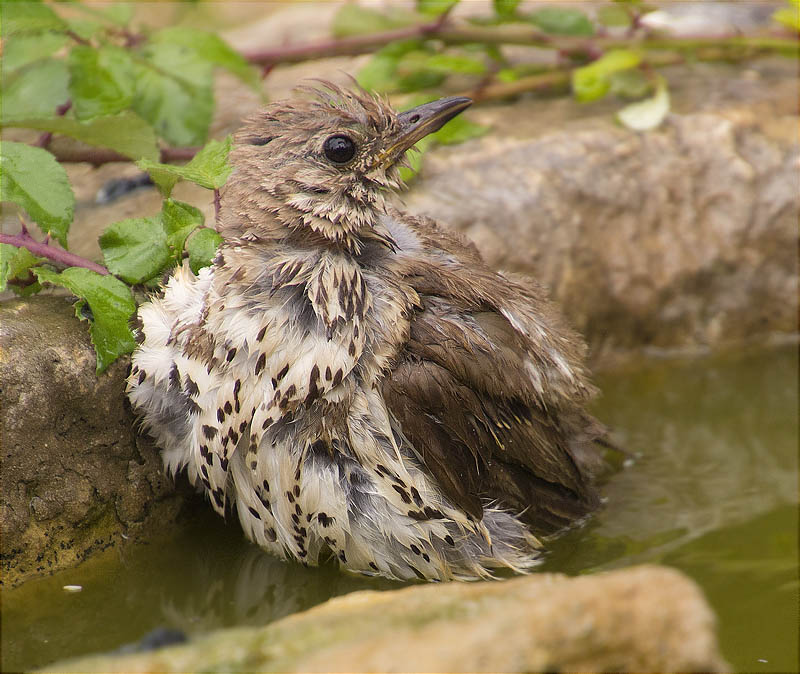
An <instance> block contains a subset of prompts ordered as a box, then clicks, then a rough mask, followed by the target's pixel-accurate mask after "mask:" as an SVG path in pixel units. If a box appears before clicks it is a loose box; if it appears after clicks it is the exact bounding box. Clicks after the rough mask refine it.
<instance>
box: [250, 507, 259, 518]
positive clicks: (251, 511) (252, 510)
mask: <svg viewBox="0 0 800 674" xmlns="http://www.w3.org/2000/svg"><path fill="white" fill-rule="evenodd" d="M247 509H248V510H249V511H250V514H251V515H252V516H253V517H255V518H256V519H257V520H260V519H261V515H259V514H258V510H256V509H255V508H253V507H248V508H247Z"/></svg>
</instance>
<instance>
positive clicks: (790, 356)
mask: <svg viewBox="0 0 800 674" xmlns="http://www.w3.org/2000/svg"><path fill="white" fill-rule="evenodd" d="M797 376H798V359H797V350H796V348H790V349H781V350H778V351H770V352H767V353H754V354H743V355H737V356H726V357H716V358H713V359H704V360H685V361H661V362H657V363H652V362H650V363H647V364H644V365H640V366H639V367H637V368H636V369H631V370H630V371H626V372H616V373H614V374H607V375H604V376H601V377H598V383H599V384H600V386H601V387H602V389H603V390H604V396H603V398H602V399H601V400H600V401H599V403H598V404H597V405H596V412H597V414H598V415H599V416H600V417H601V418H602V419H603V420H605V421H606V422H607V423H609V424H611V425H613V426H614V427H615V428H616V429H618V433H619V437H620V439H621V441H622V442H623V443H624V445H625V446H626V447H628V448H630V449H632V450H634V451H636V452H637V453H638V454H639V455H640V456H639V458H638V459H637V460H636V461H635V463H633V465H632V466H629V467H628V468H626V469H624V470H622V471H621V472H619V473H617V474H615V475H614V476H613V477H612V478H611V479H610V480H609V481H608V484H607V485H606V487H605V490H604V491H605V494H606V496H607V504H606V506H605V508H604V510H602V511H601V512H600V513H599V514H598V515H597V516H596V517H594V518H593V519H592V520H591V522H590V523H589V524H588V525H586V526H585V527H583V528H581V529H579V530H575V531H571V532H569V533H568V534H566V535H564V536H562V537H561V538H559V539H558V540H556V541H555V542H554V543H553V546H552V552H551V553H550V555H549V556H548V559H547V561H546V562H545V564H544V565H543V566H542V567H541V568H542V570H545V571H563V572H566V573H570V574H583V573H589V572H592V571H596V570H602V569H610V568H615V567H623V566H627V565H631V564H638V563H642V562H658V563H662V564H667V565H669V566H673V567H675V568H678V569H680V570H682V571H684V572H686V573H687V574H688V575H689V576H691V577H692V578H694V579H695V580H696V581H697V582H698V583H699V584H700V586H701V587H702V588H703V590H704V592H705V593H706V596H707V597H708V599H709V601H710V602H711V604H712V606H713V607H714V609H715V610H716V612H717V615H718V617H719V635H720V642H721V644H722V650H723V653H724V655H725V657H726V658H727V659H728V661H729V662H731V664H732V665H733V666H734V667H735V669H736V670H738V671H742V672H761V671H776V672H778V671H779V672H786V671H789V672H791V671H797V670H798V589H799V588H800V584H799V583H798V508H797V503H798V466H797V463H798V456H797V453H798V388H797ZM68 584H78V585H82V586H83V591H82V592H80V593H77V594H69V593H66V592H64V591H63V589H62V587H63V586H64V585H68ZM393 587H398V585H397V584H394V583H390V582H388V581H374V580H370V579H362V578H357V577H352V576H349V575H346V574H343V573H339V572H338V571H336V570H335V569H334V568H330V567H329V568H323V569H304V568H302V567H300V566H297V565H290V564H283V563H281V562H278V561H276V560H274V559H272V558H271V557H269V556H266V555H262V554H261V553H260V551H259V550H258V549H257V548H255V547H254V546H252V545H250V544H248V543H247V542H246V541H244V540H243V538H242V536H241V533H240V531H239V530H238V525H225V523H224V522H223V521H222V520H221V519H219V518H217V517H216V516H215V515H213V514H212V513H211V512H210V510H209V511H208V512H202V513H200V514H198V515H197V516H196V519H194V520H193V521H192V522H189V523H187V525H186V527H185V528H184V529H183V530H182V533H181V534H179V535H177V536H172V537H171V538H170V539H168V540H161V541H154V542H152V543H150V544H149V545H141V544H137V545H130V546H128V547H127V548H125V549H124V550H122V551H111V552H109V553H105V555H104V556H102V557H100V558H98V559H95V560H92V561H90V562H88V563H86V564H84V565H83V566H82V567H80V568H79V569H76V570H74V571H68V572H63V573H60V574H58V575H57V576H53V577H50V578H45V579H42V580H37V581H32V582H30V583H27V584H26V585H24V586H22V587H21V588H18V589H16V590H10V591H4V592H3V595H2V602H3V605H2V609H3V610H2V664H3V670H4V671H14V670H20V669H29V668H32V667H36V666H41V665H46V664H48V663H51V662H53V661H55V660H59V659H62V658H65V657H70V656H75V655H80V654H84V653H91V652H97V651H108V650H113V649H115V648H118V647H119V646H121V645H123V644H126V643H130V642H133V641H136V640H138V639H139V638H140V637H141V636H142V635H144V634H145V633H147V632H149V631H150V630H152V629H154V628H156V627H174V628H177V629H180V630H183V631H184V632H186V633H187V634H189V635H195V634H202V633H203V632H206V631H209V630H212V629H215V628H219V627H225V626H232V625H242V624H250V625H257V624H263V623H266V622H268V621H271V620H275V619H277V618H280V617H282V616H285V615H288V614H290V613H293V612H296V611H300V610H303V609H306V608H308V607H310V606H313V605H314V604H318V603H320V602H322V601H324V600H326V599H328V598H329V597H332V596H335V595H338V594H343V593H346V592H351V591H353V590H356V589H387V588H393Z"/></svg>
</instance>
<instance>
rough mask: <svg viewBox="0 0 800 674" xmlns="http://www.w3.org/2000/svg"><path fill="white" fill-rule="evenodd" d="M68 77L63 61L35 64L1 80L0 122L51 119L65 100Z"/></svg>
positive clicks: (67, 95)
mask: <svg viewBox="0 0 800 674" xmlns="http://www.w3.org/2000/svg"><path fill="white" fill-rule="evenodd" d="M68 82H69V73H68V72H67V66H66V64H65V63H64V62H63V61H56V60H47V61H36V62H35V63H32V64H30V65H29V66H26V67H24V68H20V69H19V70H18V71H16V72H15V73H14V74H13V75H12V76H11V77H9V78H8V79H6V78H5V77H4V78H3V100H2V109H1V112H2V115H1V116H0V119H2V120H3V122H6V121H9V120H13V119H27V118H32V117H52V116H53V115H54V114H55V112H56V108H57V107H58V106H60V105H63V104H64V103H66V102H67V101H68V100H69V91H68V89H67V83H68Z"/></svg>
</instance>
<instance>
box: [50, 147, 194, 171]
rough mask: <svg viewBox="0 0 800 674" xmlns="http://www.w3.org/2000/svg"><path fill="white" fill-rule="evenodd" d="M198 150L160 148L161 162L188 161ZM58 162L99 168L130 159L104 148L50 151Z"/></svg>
mask: <svg viewBox="0 0 800 674" xmlns="http://www.w3.org/2000/svg"><path fill="white" fill-rule="evenodd" d="M199 150H200V148H198V147H165V148H161V157H160V159H161V162H162V163H164V164H166V163H169V162H173V161H188V160H189V159H191V158H192V157H194V156H195V155H196V154H197V152H198V151H199ZM50 151H51V152H52V153H53V154H54V155H55V158H56V159H58V161H60V162H69V163H86V164H93V165H94V166H100V165H101V164H110V163H114V162H131V161H133V160H132V159H131V158H130V157H128V156H126V155H124V154H120V153H119V152H115V151H114V150H108V149H105V148H92V147H69V148H58V149H55V150H53V149H51V150H50Z"/></svg>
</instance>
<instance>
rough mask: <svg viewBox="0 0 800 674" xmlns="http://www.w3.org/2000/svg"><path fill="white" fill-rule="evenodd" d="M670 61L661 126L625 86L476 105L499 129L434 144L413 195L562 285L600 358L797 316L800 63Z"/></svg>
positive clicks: (558, 292)
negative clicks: (588, 94)
mask: <svg viewBox="0 0 800 674" xmlns="http://www.w3.org/2000/svg"><path fill="white" fill-rule="evenodd" d="M665 74H666V76H667V78H668V80H669V81H670V87H671V91H672V99H673V110H674V113H673V114H671V115H670V116H669V118H668V120H667V122H666V124H664V126H663V127H662V128H660V129H658V130H655V131H652V132H647V133H635V132H632V131H629V130H627V129H624V128H621V127H619V126H617V125H615V124H614V122H613V119H612V112H613V110H614V109H615V108H616V107H618V106H619V103H618V102H613V103H612V102H603V103H600V104H596V105H594V106H588V107H586V108H583V109H582V108H580V107H579V106H578V105H576V104H575V103H574V102H573V101H568V100H555V101H534V100H527V101H520V102H517V103H514V104H512V105H508V106H505V105H504V106H497V107H494V108H483V109H476V110H474V111H473V112H472V116H473V117H472V118H473V119H474V120H475V121H478V122H482V123H487V124H490V125H492V127H493V131H492V133H490V134H486V135H485V136H483V137H482V138H480V139H476V140H472V141H469V142H467V143H464V144H462V145H457V146H452V147H448V148H441V149H439V150H437V151H435V152H432V153H430V155H429V156H427V157H426V159H425V165H424V168H423V172H422V175H421V179H420V180H419V182H418V183H417V184H415V185H414V186H413V188H412V189H411V191H410V192H409V193H408V194H407V195H406V196H405V199H404V202H405V204H406V206H407V208H408V209H409V210H412V211H414V212H416V213H425V214H428V215H431V216H432V217H434V218H437V219H440V220H441V221H443V222H446V223H449V224H450V225H452V226H454V227H456V228H458V229H460V230H461V231H462V232H464V233H465V234H466V235H467V236H468V237H469V238H471V239H472V240H473V241H474V242H475V244H476V245H477V246H478V248H479V249H480V251H481V253H482V254H483V255H484V257H485V258H486V259H487V261H488V262H489V263H490V264H491V265H493V266H495V267H501V268H507V269H511V270H514V271H521V272H525V273H529V274H532V275H533V276H535V277H536V278H537V279H538V280H539V281H541V282H543V283H544V284H545V285H547V286H548V287H549V288H550V290H551V294H552V295H553V297H554V298H555V299H556V300H557V302H558V303H559V304H560V305H561V307H562V309H563V310H564V312H565V313H566V314H567V316H568V318H569V320H570V322H571V323H572V324H573V326H574V327H575V328H577V329H578V330H579V331H580V332H582V333H583V334H584V335H585V336H586V338H587V341H588V342H589V345H590V348H591V351H592V354H593V359H594V361H595V363H597V362H600V361H606V362H607V361H608V360H609V358H611V357H612V356H614V355H618V354H620V353H626V352H627V353H630V352H635V351H641V350H642V349H643V348H644V349H652V348H658V349H697V348H706V347H721V346H723V345H729V344H732V343H742V342H745V341H748V340H754V339H763V338H765V337H768V336H770V335H772V334H774V333H784V334H793V333H796V331H797V313H796V308H797V259H796V250H797V242H798V235H797V213H798V210H800V190H798V189H797V187H798V177H800V175H799V173H798V168H799V167H800V145H799V144H798V138H797V127H798V123H800V119H798V114H797V99H798V80H797V77H796V64H795V63H793V62H791V61H790V60H789V59H786V60H764V61H759V62H754V63H751V64H748V66H747V68H746V69H744V68H741V67H738V68H734V67H731V66H729V65H722V64H714V65H711V64H705V65H695V66H692V67H688V66H681V67H679V68H672V69H667V70H666V71H665ZM598 113H599V114H598Z"/></svg>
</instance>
